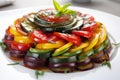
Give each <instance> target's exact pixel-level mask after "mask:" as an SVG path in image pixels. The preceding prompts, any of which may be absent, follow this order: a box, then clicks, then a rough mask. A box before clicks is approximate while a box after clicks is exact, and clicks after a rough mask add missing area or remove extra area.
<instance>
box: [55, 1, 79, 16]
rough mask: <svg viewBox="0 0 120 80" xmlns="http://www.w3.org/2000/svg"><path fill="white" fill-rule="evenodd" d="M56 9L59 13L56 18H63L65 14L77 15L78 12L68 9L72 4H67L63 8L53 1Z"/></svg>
mask: <svg viewBox="0 0 120 80" xmlns="http://www.w3.org/2000/svg"><path fill="white" fill-rule="evenodd" d="M53 4H54V7H55V9H56V11H57V14H56V16H61V15H63V14H68V15H76V14H77V12H76V11H74V10H70V9H67V8H68V7H69V6H71V4H69V3H68V4H65V5H63V6H61V5H60V4H59V3H58V2H57V1H56V0H53Z"/></svg>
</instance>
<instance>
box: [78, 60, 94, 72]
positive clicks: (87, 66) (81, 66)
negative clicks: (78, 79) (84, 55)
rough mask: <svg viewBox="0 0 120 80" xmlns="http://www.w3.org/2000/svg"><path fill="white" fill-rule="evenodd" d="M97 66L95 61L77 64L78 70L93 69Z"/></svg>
mask: <svg viewBox="0 0 120 80" xmlns="http://www.w3.org/2000/svg"><path fill="white" fill-rule="evenodd" d="M94 67H95V63H93V62H89V63H87V64H84V65H79V66H78V65H77V67H76V69H77V70H78V71H87V70H90V69H93V68H94Z"/></svg>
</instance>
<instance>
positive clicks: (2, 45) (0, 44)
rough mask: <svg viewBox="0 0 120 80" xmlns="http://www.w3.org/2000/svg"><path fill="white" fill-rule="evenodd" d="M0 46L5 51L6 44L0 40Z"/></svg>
mask: <svg viewBox="0 0 120 80" xmlns="http://www.w3.org/2000/svg"><path fill="white" fill-rule="evenodd" d="M0 46H1V47H2V49H3V51H6V48H7V46H6V45H5V43H4V42H0Z"/></svg>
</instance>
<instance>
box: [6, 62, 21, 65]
mask: <svg viewBox="0 0 120 80" xmlns="http://www.w3.org/2000/svg"><path fill="white" fill-rule="evenodd" d="M18 64H19V62H15V63H10V64H7V65H18Z"/></svg>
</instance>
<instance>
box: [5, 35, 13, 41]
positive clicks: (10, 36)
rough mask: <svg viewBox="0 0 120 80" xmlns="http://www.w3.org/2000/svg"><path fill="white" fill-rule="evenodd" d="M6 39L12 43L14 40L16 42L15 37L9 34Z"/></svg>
mask: <svg viewBox="0 0 120 80" xmlns="http://www.w3.org/2000/svg"><path fill="white" fill-rule="evenodd" d="M4 39H6V40H11V41H12V40H14V36H13V35H7V34H6V35H5V36H4Z"/></svg>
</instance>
